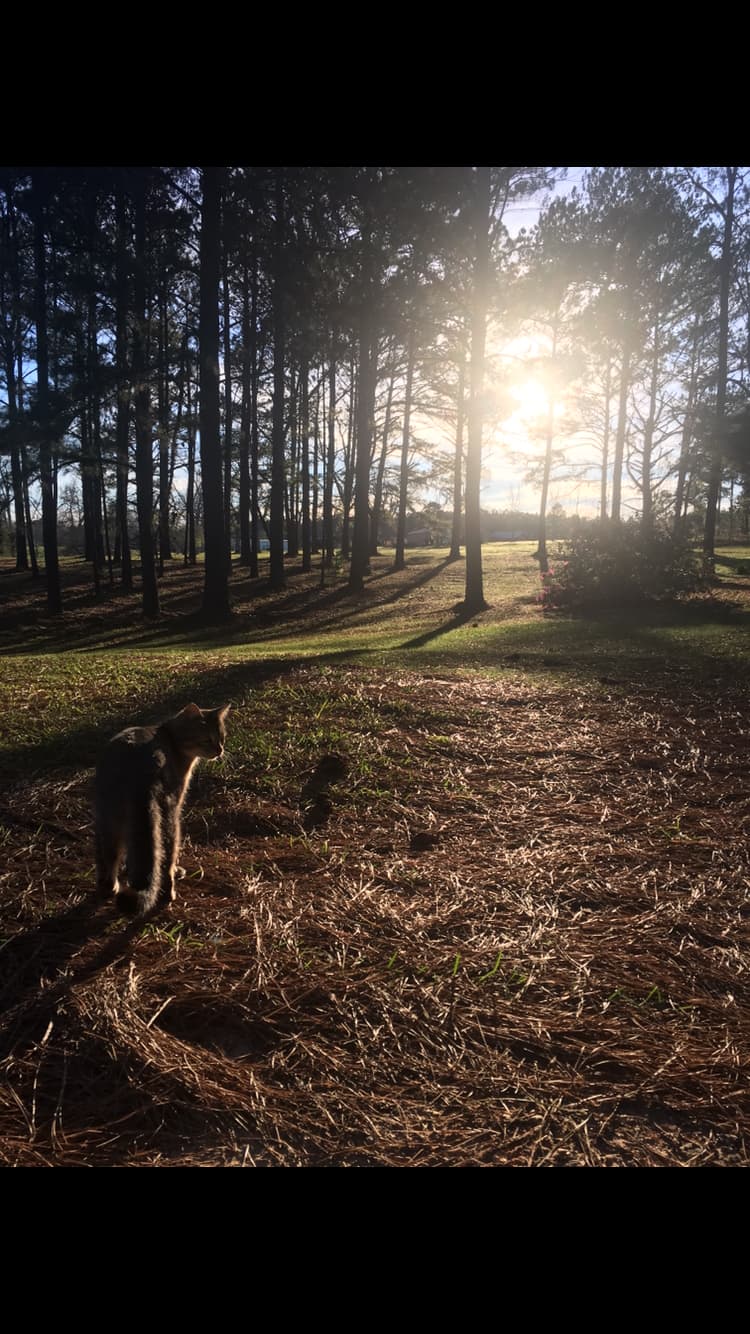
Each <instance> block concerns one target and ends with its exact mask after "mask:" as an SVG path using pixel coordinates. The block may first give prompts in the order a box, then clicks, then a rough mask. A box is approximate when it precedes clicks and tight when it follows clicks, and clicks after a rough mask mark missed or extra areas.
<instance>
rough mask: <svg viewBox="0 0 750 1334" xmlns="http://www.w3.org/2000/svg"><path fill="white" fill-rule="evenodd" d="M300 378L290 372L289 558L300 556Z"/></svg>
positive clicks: (286, 488) (287, 510) (287, 489)
mask: <svg viewBox="0 0 750 1334" xmlns="http://www.w3.org/2000/svg"><path fill="white" fill-rule="evenodd" d="M298 387H299V376H298V375H297V374H296V373H295V370H294V367H292V368H291V369H290V372H289V440H290V459H289V485H288V486H286V487H285V488H284V492H285V496H286V533H287V542H286V549H287V555H288V556H297V555H298V554H299V539H298V535H297V499H296V498H297V484H298V477H299V436H298V431H297V391H298Z"/></svg>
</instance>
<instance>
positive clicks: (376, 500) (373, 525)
mask: <svg viewBox="0 0 750 1334" xmlns="http://www.w3.org/2000/svg"><path fill="white" fill-rule="evenodd" d="M395 383H396V372H395V370H393V371H391V376H390V379H389V381H388V397H387V399H386V402H385V421H384V422H383V444H382V446H381V449H380V458H379V459H378V473H377V477H376V478H375V492H374V495H373V498H372V515H371V519H370V555H371V556H377V554H378V534H379V530H380V511H381V510H382V508H383V481H384V478H385V465H386V461H387V459H388V442H389V437H390V431H391V407H392V405H393V386H394V384H395Z"/></svg>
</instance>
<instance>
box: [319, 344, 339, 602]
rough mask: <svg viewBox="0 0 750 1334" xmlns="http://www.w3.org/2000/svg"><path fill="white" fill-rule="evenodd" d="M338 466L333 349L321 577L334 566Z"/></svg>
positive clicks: (329, 375) (329, 372)
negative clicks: (336, 473) (334, 524)
mask: <svg viewBox="0 0 750 1334" xmlns="http://www.w3.org/2000/svg"><path fill="white" fill-rule="evenodd" d="M335 465H336V358H335V356H334V352H333V347H332V348H331V362H330V365H329V367H328V458H327V461H326V467H325V478H324V483H323V559H322V560H321V562H320V569H321V577H322V573H323V571H324V570H330V569H331V568H332V566H333V474H334V469H335Z"/></svg>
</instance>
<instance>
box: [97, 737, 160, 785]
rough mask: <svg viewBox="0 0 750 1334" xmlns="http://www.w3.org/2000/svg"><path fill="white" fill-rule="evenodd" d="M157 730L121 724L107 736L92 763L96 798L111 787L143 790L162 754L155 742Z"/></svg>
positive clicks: (152, 775)
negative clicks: (112, 734)
mask: <svg viewBox="0 0 750 1334" xmlns="http://www.w3.org/2000/svg"><path fill="white" fill-rule="evenodd" d="M157 730H158V729H157V728H156V727H125V728H123V730H122V732H118V733H117V735H116V736H113V737H111V738H110V740H109V741H108V742H107V743H106V745H105V746H104V748H103V750H102V751H101V752H100V755H99V759H98V761H97V765H96V791H97V794H98V795H99V796H100V797H101V796H106V794H107V793H108V792H109V791H111V790H112V789H119V788H128V789H130V790H131V791H135V790H136V789H143V788H144V787H148V786H149V785H150V783H151V782H152V781H153V779H154V778H156V777H157V776H158V774H159V773H160V771H161V768H162V766H163V764H164V756H163V753H162V752H161V751H160V748H159V746H158V745H157V742H156V733H157Z"/></svg>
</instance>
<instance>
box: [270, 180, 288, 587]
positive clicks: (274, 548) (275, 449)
mask: <svg viewBox="0 0 750 1334" xmlns="http://www.w3.org/2000/svg"><path fill="white" fill-rule="evenodd" d="M273 251H274V254H273V258H274V283H273V417H272V425H271V502H270V511H271V512H270V521H269V538H270V546H271V559H270V562H269V564H270V571H269V574H270V583H271V588H273V589H281V588H283V587H284V352H285V346H284V343H285V334H286V310H285V300H284V286H285V284H284V184H283V180H282V176H281V172H280V171H277V172H276V222H275V226H274V247H273Z"/></svg>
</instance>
